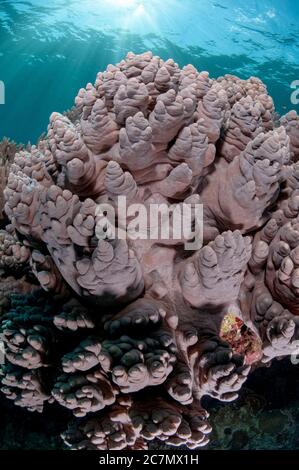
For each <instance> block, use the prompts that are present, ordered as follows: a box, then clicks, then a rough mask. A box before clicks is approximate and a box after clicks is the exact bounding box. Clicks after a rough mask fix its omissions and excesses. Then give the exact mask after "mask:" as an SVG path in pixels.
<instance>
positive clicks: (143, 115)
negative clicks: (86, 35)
mask: <svg viewBox="0 0 299 470" xmlns="http://www.w3.org/2000/svg"><path fill="white" fill-rule="evenodd" d="M75 106H76V107H75V109H74V110H72V116H74V118H73V119H70V118H69V116H68V115H67V114H65V115H61V114H59V113H53V114H52V115H51V117H50V123H49V126H48V132H47V134H46V136H45V137H44V138H43V139H41V140H40V141H39V142H38V144H37V146H32V147H30V148H28V149H23V150H20V151H18V152H17V153H16V155H15V157H14V160H13V162H12V163H11V164H10V165H9V174H8V177H6V176H5V183H7V185H6V189H5V190H4V196H5V201H6V203H5V212H6V216H7V218H8V219H9V223H8V224H7V226H6V228H5V227H3V230H2V231H1V232H0V255H1V258H0V268H1V269H2V270H3V274H2V276H3V277H2V279H1V282H2V280H3V282H4V283H5V282H7V283H8V284H9V285H14V283H13V279H15V283H16V285H18V283H20V284H22V282H25V283H26V282H27V283H28V277H27V279H26V280H25V281H24V280H23V281H22V280H20V279H22V278H21V275H22V274H24V273H25V272H26V273H30V274H29V276H32V277H31V278H30V279H29V281H30V282H31V283H32V288H28V289H26V288H25V289H23V291H22V293H17V294H12V296H11V300H10V301H7V300H5V302H6V303H5V308H4V310H5V312H4V314H3V321H2V337H3V342H4V347H5V358H6V360H5V364H4V365H3V367H2V392H4V394H5V395H6V396H7V397H8V398H9V399H12V400H14V402H15V404H16V405H19V406H22V407H25V408H27V409H28V410H30V411H39V412H42V411H43V408H44V406H45V405H48V404H51V403H53V402H54V401H55V402H58V403H59V404H60V405H61V406H63V407H65V408H67V409H68V410H71V412H72V413H73V415H74V420H73V421H72V422H71V423H70V425H69V428H68V429H67V430H66V431H65V433H64V434H63V439H64V441H65V443H66V444H67V445H68V446H69V447H71V448H72V449H111V450H113V449H124V448H127V449H142V448H146V445H147V442H148V441H152V440H154V439H157V440H160V441H163V442H165V443H166V444H169V445H174V446H180V445H185V446H187V447H189V448H191V449H193V448H196V447H201V446H204V445H206V443H207V442H208V440H209V433H210V432H211V426H210V425H209V423H208V413H207V412H206V411H205V409H204V408H203V405H202V398H203V397H204V396H206V395H209V396H211V397H213V398H216V399H218V400H221V401H232V400H234V399H236V398H237V396H238V391H239V390H240V388H241V387H242V385H243V383H244V382H245V381H246V378H247V377H248V374H249V373H250V370H251V368H252V367H258V366H260V365H262V364H263V363H268V362H270V361H271V360H272V359H274V358H275V357H281V356H286V355H291V354H294V353H295V352H296V348H298V339H299V317H298V313H299V302H298V292H299V290H298V289H299V251H298V250H299V215H298V214H299V167H298V163H297V161H298V160H299V117H298V116H297V114H296V113H295V112H290V113H288V114H287V115H286V116H284V117H282V118H281V119H280V121H279V122H278V123H277V120H276V119H275V113H274V105H273V102H272V99H271V97H270V96H269V95H268V93H267V90H266V87H265V85H264V84H263V83H262V82H261V81H260V80H259V79H257V78H252V77H251V78H250V79H248V80H241V79H239V78H237V77H234V76H230V75H226V76H224V77H221V78H218V79H217V80H213V79H211V78H210V77H209V75H208V73H207V72H199V71H197V70H196V69H195V68H194V67H193V66H192V65H188V66H186V67H184V68H183V69H180V68H179V67H178V65H177V64H176V63H175V62H174V61H173V60H171V59H170V60H167V61H163V60H162V59H160V58H159V57H156V56H153V55H152V54H151V53H149V52H148V53H145V54H142V55H134V54H133V53H129V54H128V55H127V57H126V59H125V60H123V61H121V62H120V63H119V64H118V65H116V66H112V65H109V66H108V68H107V70H106V71H105V72H103V73H99V74H98V76H97V78H96V81H95V84H94V85H92V84H88V85H87V87H86V89H81V90H80V91H79V94H78V96H77V97H76V100H75ZM1 165H2V167H1V168H2V170H1V171H2V172H3V174H5V175H6V173H7V170H6V166H3V162H2V160H1ZM4 165H5V164H4ZM1 168H0V169H1ZM3 168H4V170H3ZM6 180H7V181H6ZM2 186H3V184H2V185H1V187H2ZM0 190H1V188H0ZM119 196H124V197H125V198H126V201H127V202H129V203H130V204H138V203H143V205H144V206H145V208H148V207H150V205H151V204H155V203H158V204H164V206H166V207H170V206H171V207H172V208H174V210H176V209H177V210H178V209H180V208H181V207H182V206H183V205H184V204H187V203H192V204H203V246H199V247H197V248H195V249H193V250H192V251H190V250H186V249H184V248H185V243H186V241H189V242H190V240H191V238H192V237H191V234H187V235H186V234H185V233H184V234H182V236H181V237H180V238H179V239H176V240H173V239H170V238H168V239H164V238H162V237H160V236H158V237H157V238H156V239H151V238H149V239H146V240H140V239H134V238H133V237H127V238H122V237H118V238H117V237H116V238H115V237H113V234H112V232H111V230H112V231H113V226H110V225H109V224H108V225H107V221H106V222H105V223H106V225H105V224H104V225H103V220H106V219H105V217H104V219H103V214H101V213H99V211H98V207H99V206H101V205H102V204H107V205H108V204H109V205H110V206H111V207H113V208H114V209H115V212H116V215H117V217H116V226H117V228H119V229H121V231H123V232H124V231H126V230H127V227H128V226H127V225H126V224H124V223H123V220H122V214H121V213H120V212H118V210H119V208H118V197H119ZM126 222H127V221H126ZM99 227H100V228H102V229H103V230H104V231H105V233H106V235H105V237H104V239H103V238H99V237H98V232H97V231H98V230H99ZM297 253H298V256H297ZM297 263H298V266H297ZM26 275H27V276H28V274H26ZM9 276H10V277H9ZM11 276H14V277H11ZM33 276H34V277H35V279H36V281H35V282H36V284H39V285H40V286H41V287H42V288H43V290H44V292H42V291H39V290H37V291H36V290H34V282H33ZM11 279H12V280H11ZM30 282H29V284H28V285H29V286H30V285H31V284H30ZM20 289H21V288H20ZM3 290H5V289H3ZM16 291H18V288H17V287H16V288H15V286H14V287H13V288H12V290H11V292H16ZM1 292H2V291H1ZM2 295H4V294H2Z"/></svg>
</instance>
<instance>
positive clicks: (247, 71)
mask: <svg viewBox="0 0 299 470" xmlns="http://www.w3.org/2000/svg"><path fill="white" fill-rule="evenodd" d="M298 18H299V2H298V1H297V0H271V1H270V0H266V1H254V0H247V1H236V0H234V1H233V0H215V1H213V0H181V1H179V0H51V1H49V0H27V1H26V0H0V80H1V81H3V82H4V83H5V86H6V90H5V91H6V104H5V105H0V138H1V137H2V136H4V135H6V136H9V137H11V138H13V139H15V140H17V141H19V142H27V141H28V140H30V141H31V142H34V141H35V140H36V139H37V138H38V136H39V135H40V134H41V133H42V132H43V131H44V130H45V129H46V126H47V123H48V118H49V114H50V113H51V112H52V111H60V112H62V111H64V110H66V109H67V108H69V107H71V106H72V104H73V99H74V96H75V95H76V93H77V91H78V89H79V88H81V87H82V86H85V85H86V83H87V82H93V81H94V78H95V76H96V73H97V72H98V71H99V70H102V69H104V68H106V66H107V64H109V63H115V62H117V61H119V60H120V59H121V58H123V56H124V55H125V54H126V53H127V52H128V51H129V50H132V51H133V52H136V53H138V52H143V51H145V50H149V49H151V50H152V51H153V52H154V53H155V54H158V55H160V56H161V57H162V58H164V59H166V58H168V57H172V58H174V59H175V61H177V62H178V63H179V64H180V65H181V66H183V65H185V64H187V63H192V64H194V65H195V66H196V67H197V68H198V69H200V70H208V71H209V72H210V74H211V76H213V77H216V76H219V75H222V74H224V73H233V74H237V75H239V76H240V77H243V78H246V77H248V76H250V75H257V76H259V77H260V78H261V79H262V80H264V82H265V83H266V84H267V86H268V88H269V91H270V93H271V95H272V96H273V97H274V99H275V103H276V108H277V111H278V112H280V113H282V112H286V111H287V110H289V109H291V108H294V107H295V108H296V106H294V105H292V104H291V102H290V95H291V91H292V90H291V88H290V84H291V83H292V82H293V81H294V80H299V26H298Z"/></svg>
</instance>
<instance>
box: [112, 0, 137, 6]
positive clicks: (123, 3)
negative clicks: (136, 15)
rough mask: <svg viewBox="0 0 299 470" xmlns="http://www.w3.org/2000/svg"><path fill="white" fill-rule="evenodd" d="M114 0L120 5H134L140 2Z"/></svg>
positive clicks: (134, 0) (135, 0)
mask: <svg viewBox="0 0 299 470" xmlns="http://www.w3.org/2000/svg"><path fill="white" fill-rule="evenodd" d="M113 2H114V4H115V5H116V6H119V7H133V6H135V5H137V4H138V0H113Z"/></svg>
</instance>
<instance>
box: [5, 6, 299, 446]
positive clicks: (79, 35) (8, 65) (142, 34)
mask: <svg viewBox="0 0 299 470" xmlns="http://www.w3.org/2000/svg"><path fill="white" fill-rule="evenodd" d="M298 18H299V2H297V1H296V0H272V1H270V0H268V1H263V2H261V1H254V0H247V1H246V2H244V1H236V0H218V1H217V0H215V1H210V0H181V1H179V0H163V1H160V0H52V1H51V2H49V1H47V0H30V1H29V0H28V1H26V0H21V1H18V0H0V80H1V81H3V82H4V84H5V95H6V96H5V98H6V100H5V101H6V102H5V105H1V106H0V140H1V138H2V137H3V136H7V137H9V138H11V139H14V140H16V141H17V142H23V143H26V142H27V141H31V142H32V143H34V142H35V140H36V139H37V138H38V137H39V136H40V135H41V134H42V133H43V132H44V131H45V130H46V127H47V124H48V119H49V115H50V113H51V112H52V111H58V112H63V111H65V110H67V109H68V108H70V107H71V106H72V105H73V100H74V96H75V95H76V94H77V92H78V89H79V88H81V87H83V86H85V85H86V83H88V82H93V81H94V79H95V76H96V73H97V72H98V71H100V70H104V69H105V68H106V67H107V64H109V63H116V62H118V61H120V60H121V59H122V58H123V57H124V56H125V55H126V53H127V52H128V51H130V50H132V51H133V52H135V53H140V52H144V51H145V50H152V51H153V53H154V54H157V55H159V56H161V57H162V58H163V59H167V58H169V57H171V58H173V59H174V60H175V61H176V62H178V64H179V65H180V66H183V65H186V64H188V63H192V64H193V65H194V66H195V67H196V68H197V69H198V70H208V71H209V72H210V75H211V76H212V77H217V76H220V75H223V74H225V73H231V74H236V75H238V76H240V77H241V78H247V77H249V76H250V75H256V76H258V77H259V78H261V79H262V80H263V81H264V82H265V83H266V85H267V86H268V89H269V93H270V95H271V96H272V97H273V98H274V101H275V104H276V110H277V112H278V113H285V112H287V111H288V110H290V109H296V108H297V111H298V108H299V106H298V105H297V106H296V105H293V104H292V103H291V100H290V97H291V93H292V91H293V90H292V88H291V83H292V82H293V81H294V80H299V25H298ZM298 397H299V372H298V367H296V366H294V365H292V364H291V363H290V361H289V360H284V361H277V362H276V364H275V365H274V366H273V367H272V368H271V369H267V368H264V369H260V370H257V371H256V372H255V373H253V374H252V375H251V376H250V378H249V380H248V382H247V383H246V388H244V389H243V390H242V391H241V394H240V398H239V399H238V401H237V402H235V403H232V404H230V405H227V404H225V405H223V404H221V403H218V402H217V403H216V402H213V401H212V400H210V402H209V409H210V413H211V424H212V425H213V428H214V431H213V435H212V437H211V441H212V443H213V445H211V446H210V447H209V446H208V448H217V449H221V448H222V449H230V448H233V449H276V448H277V449H298V448H299V411H298V410H299V398H298ZM50 413H51V419H47V414H46V413H45V414H43V415H42V416H39V415H35V414H28V412H25V411H22V410H20V409H17V408H15V407H14V406H13V405H12V403H9V402H8V401H7V400H6V399H5V398H4V397H3V396H1V397H0V416H1V425H0V449H24V448H35V449H49V448H60V447H61V446H62V443H61V441H60V439H59V437H58V436H59V433H60V431H61V430H62V429H64V424H65V422H64V419H65V416H64V415H63V413H62V411H61V408H59V411H57V414H56V415H55V411H54V412H53V410H51V412H50Z"/></svg>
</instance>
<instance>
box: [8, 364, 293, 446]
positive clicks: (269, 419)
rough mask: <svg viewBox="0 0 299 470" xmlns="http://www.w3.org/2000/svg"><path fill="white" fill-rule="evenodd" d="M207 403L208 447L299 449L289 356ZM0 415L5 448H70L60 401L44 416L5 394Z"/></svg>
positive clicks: (67, 417)
mask: <svg viewBox="0 0 299 470" xmlns="http://www.w3.org/2000/svg"><path fill="white" fill-rule="evenodd" d="M206 404H207V408H208V410H209V412H210V414H211V416H210V423H211V425H212V427H213V432H212V434H211V436H210V440H211V443H210V444H209V445H208V446H207V447H206V448H205V449H215V450H224V449H235V450H241V449H245V450H246V449H248V450H250V449H252V450H260V449H267V450H271V449H273V450H274V449H276V450H277V449H280V450H283V449H296V448H298V447H299V370H298V367H295V366H294V365H293V364H292V363H291V362H290V360H289V359H284V360H281V361H275V362H273V364H272V366H271V368H261V369H257V370H256V371H255V372H253V373H252V374H251V375H250V376H249V379H248V381H247V383H246V386H245V387H243V389H241V391H240V395H239V398H238V400H237V401H235V402H233V403H220V402H216V401H214V400H211V399H209V400H206ZM0 416H1V428H0V449H1V450H10V449H11V450H21V449H22V450H23V449H25V450H26V449H35V450H55V449H63V448H64V445H63V443H62V440H61V439H60V437H59V434H60V432H62V431H63V430H64V429H65V427H66V422H67V421H68V419H69V417H70V413H68V412H67V411H66V410H64V409H62V408H61V407H59V406H58V405H57V406H55V405H54V406H53V405H51V407H46V408H45V410H44V412H43V414H38V413H28V412H27V411H25V410H22V409H20V408H18V407H16V406H14V405H13V403H10V402H9V401H8V400H6V399H5V398H4V397H3V396H2V395H1V396H0ZM150 447H151V448H152V449H159V448H161V444H160V443H158V444H157V445H156V444H155V442H153V443H152V444H151V446H150ZM164 448H165V446H164ZM172 449H173V447H172ZM203 450H204V449H203Z"/></svg>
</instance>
